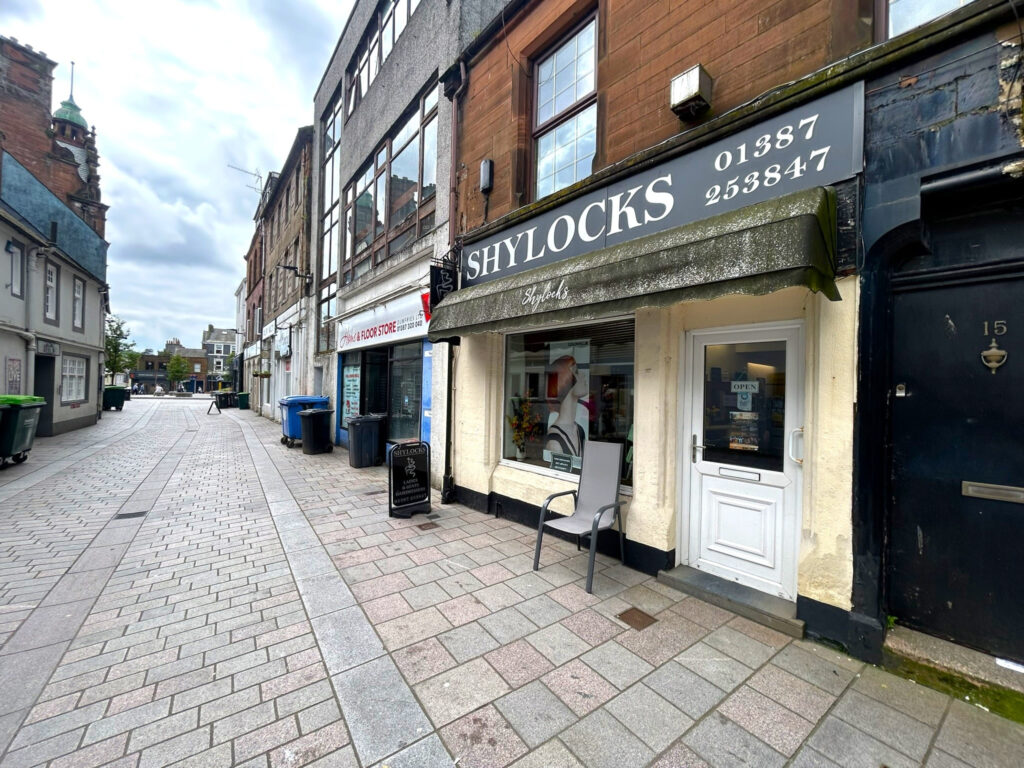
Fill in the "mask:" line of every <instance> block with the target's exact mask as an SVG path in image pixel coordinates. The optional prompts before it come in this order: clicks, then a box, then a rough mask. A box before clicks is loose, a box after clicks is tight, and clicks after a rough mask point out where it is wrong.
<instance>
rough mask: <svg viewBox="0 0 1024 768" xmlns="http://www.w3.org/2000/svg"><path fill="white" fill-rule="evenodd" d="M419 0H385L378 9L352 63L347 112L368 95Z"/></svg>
mask: <svg viewBox="0 0 1024 768" xmlns="http://www.w3.org/2000/svg"><path fill="white" fill-rule="evenodd" d="M419 4H420V0H384V1H383V2H382V3H381V4H380V7H379V8H378V9H377V11H376V13H374V15H373V18H372V19H371V20H370V23H369V24H368V25H367V28H366V32H365V33H364V34H363V40H362V42H361V43H360V44H359V47H358V48H357V49H356V52H355V53H354V54H353V55H352V62H351V63H350V64H349V67H348V74H347V81H348V83H347V84H348V92H347V98H346V103H347V104H348V109H347V112H346V114H348V115H351V114H352V112H354V111H355V108H356V106H357V105H358V104H359V102H361V101H362V100H363V97H364V96H366V92H367V90H368V89H369V87H370V84H371V83H372V82H373V81H374V80H375V79H376V78H377V73H378V72H380V70H381V67H383V66H384V62H385V61H387V60H388V56H390V55H391V51H392V50H394V47H395V43H397V42H398V38H399V37H400V36H401V34H402V32H403V31H404V30H405V26H406V24H407V23H408V21H409V17H411V16H412V14H413V12H414V11H415V10H416V8H417V6H419Z"/></svg>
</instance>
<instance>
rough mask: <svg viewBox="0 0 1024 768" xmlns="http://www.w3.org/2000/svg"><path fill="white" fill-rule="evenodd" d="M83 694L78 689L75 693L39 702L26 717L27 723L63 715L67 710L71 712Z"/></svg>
mask: <svg viewBox="0 0 1024 768" xmlns="http://www.w3.org/2000/svg"><path fill="white" fill-rule="evenodd" d="M81 695H82V692H81V691H77V692H75V693H69V694H68V695H67V696H61V697H60V698H59V699H53V700H52V701H47V702H43V703H42V704H37V705H36V706H35V707H33V709H32V711H31V712H29V713H28V717H26V718H25V725H29V724H30V723H36V722H38V721H40V720H45V719H46V718H48V717H53V716H55V715H63V714H64V713H65V712H70V711H71V710H72V709H74V708H75V705H76V704H77V703H78V697H79V696H81Z"/></svg>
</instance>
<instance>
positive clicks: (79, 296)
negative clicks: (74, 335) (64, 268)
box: [71, 275, 85, 332]
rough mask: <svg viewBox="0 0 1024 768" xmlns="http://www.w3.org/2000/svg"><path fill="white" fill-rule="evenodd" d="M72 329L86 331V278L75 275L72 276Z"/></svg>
mask: <svg viewBox="0 0 1024 768" xmlns="http://www.w3.org/2000/svg"><path fill="white" fill-rule="evenodd" d="M71 295H72V301H71V329H72V330H74V331H78V332H84V331H85V280H83V279H82V278H80V277H78V276H77V275H75V276H74V277H73V278H72V293H71Z"/></svg>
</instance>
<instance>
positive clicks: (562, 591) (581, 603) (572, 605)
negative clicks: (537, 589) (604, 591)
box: [548, 584, 601, 613]
mask: <svg viewBox="0 0 1024 768" xmlns="http://www.w3.org/2000/svg"><path fill="white" fill-rule="evenodd" d="M548 597H550V598H551V599H552V600H555V601H557V602H559V603H561V604H562V605H564V606H565V607H566V608H568V609H569V610H570V611H572V612H574V613H575V612H576V611H582V610H583V609H584V608H587V607H588V606H591V605H596V604H597V603H599V602H601V598H599V597H597V596H596V595H591V594H588V593H587V591H586V590H585V589H583V588H582V587H578V586H576V585H575V584H566V585H565V586H564V587H559V588H558V589H553V590H551V591H550V592H548Z"/></svg>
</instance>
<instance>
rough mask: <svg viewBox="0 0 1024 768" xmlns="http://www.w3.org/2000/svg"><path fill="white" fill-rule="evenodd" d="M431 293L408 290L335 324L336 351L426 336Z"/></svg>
mask: <svg viewBox="0 0 1024 768" xmlns="http://www.w3.org/2000/svg"><path fill="white" fill-rule="evenodd" d="M429 302H430V294H429V292H426V291H424V292H423V293H408V294H406V295H404V296H399V297H398V298H397V299H394V300H393V301H386V302H384V303H383V304H378V305H377V306H375V307H374V308H373V309H369V310H366V311H365V312H360V313H359V314H357V315H353V316H352V317H348V318H345V319H344V320H342V321H341V322H340V323H339V324H338V351H339V352H348V351H350V350H353V349H360V348H362V347H376V346H380V345H382V344H394V343H396V342H399V341H405V340H407V339H417V338H422V337H424V336H426V335H427V322H428V321H429V319H430V317H429V312H428V308H429Z"/></svg>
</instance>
